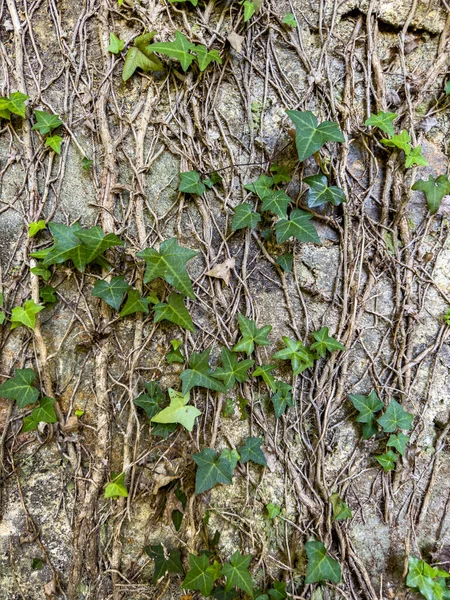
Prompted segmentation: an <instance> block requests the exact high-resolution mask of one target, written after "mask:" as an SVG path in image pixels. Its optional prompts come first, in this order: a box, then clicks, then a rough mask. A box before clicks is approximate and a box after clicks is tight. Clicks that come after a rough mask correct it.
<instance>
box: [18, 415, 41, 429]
mask: <svg viewBox="0 0 450 600" xmlns="http://www.w3.org/2000/svg"><path fill="white" fill-rule="evenodd" d="M38 426H39V423H38V422H36V421H35V420H34V419H33V417H32V416H31V415H28V416H27V417H24V418H23V423H22V429H21V431H22V433H26V432H28V431H35V430H36V429H37V428H38Z"/></svg>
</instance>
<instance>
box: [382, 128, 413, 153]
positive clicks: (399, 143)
mask: <svg viewBox="0 0 450 600" xmlns="http://www.w3.org/2000/svg"><path fill="white" fill-rule="evenodd" d="M380 141H381V143H382V144H384V145H385V146H390V147H391V148H399V149H400V150H403V152H404V153H405V154H406V155H408V154H409V153H410V152H411V138H410V137H409V134H408V132H407V131H405V130H403V131H402V132H401V133H400V134H398V135H394V136H392V137H391V138H390V139H386V138H383V139H381V140H380Z"/></svg>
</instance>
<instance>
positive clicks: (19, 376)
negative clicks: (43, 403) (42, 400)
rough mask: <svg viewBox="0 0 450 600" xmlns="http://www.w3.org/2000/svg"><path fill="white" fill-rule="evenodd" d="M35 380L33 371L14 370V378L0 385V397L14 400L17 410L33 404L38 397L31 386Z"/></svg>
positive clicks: (36, 391)
mask: <svg viewBox="0 0 450 600" xmlns="http://www.w3.org/2000/svg"><path fill="white" fill-rule="evenodd" d="M35 378H36V376H35V374H34V371H33V369H15V371H14V377H11V379H7V380H6V381H4V382H3V383H2V384H1V385H0V396H1V397H3V398H8V400H16V402H17V406H18V407H19V408H24V407H25V406H27V405H28V404H34V403H35V402H36V400H37V399H38V397H39V391H38V390H37V389H36V388H35V387H34V386H33V382H34V380H35Z"/></svg>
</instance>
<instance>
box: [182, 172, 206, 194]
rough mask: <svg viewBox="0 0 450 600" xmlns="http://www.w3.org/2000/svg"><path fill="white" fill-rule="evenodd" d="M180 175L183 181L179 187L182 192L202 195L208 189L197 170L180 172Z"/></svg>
mask: <svg viewBox="0 0 450 600" xmlns="http://www.w3.org/2000/svg"><path fill="white" fill-rule="evenodd" d="M180 177H181V183H180V186H179V188H178V189H179V190H180V192H185V193H186V194H196V195H198V196H201V195H202V194H203V193H204V192H205V191H206V187H205V186H204V185H203V183H202V182H201V179H200V175H199V174H198V173H197V171H187V172H185V173H180Z"/></svg>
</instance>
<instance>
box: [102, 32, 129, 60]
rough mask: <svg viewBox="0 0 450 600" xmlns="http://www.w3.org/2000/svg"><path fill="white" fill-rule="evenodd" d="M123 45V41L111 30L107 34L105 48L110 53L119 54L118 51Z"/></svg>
mask: <svg viewBox="0 0 450 600" xmlns="http://www.w3.org/2000/svg"><path fill="white" fill-rule="evenodd" d="M124 46H125V42H124V41H123V40H121V39H119V38H118V37H117V35H116V34H115V33H113V32H112V31H111V33H110V34H109V46H108V47H107V48H106V50H107V51H108V52H111V54H119V52H122V50H123V48H124Z"/></svg>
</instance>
